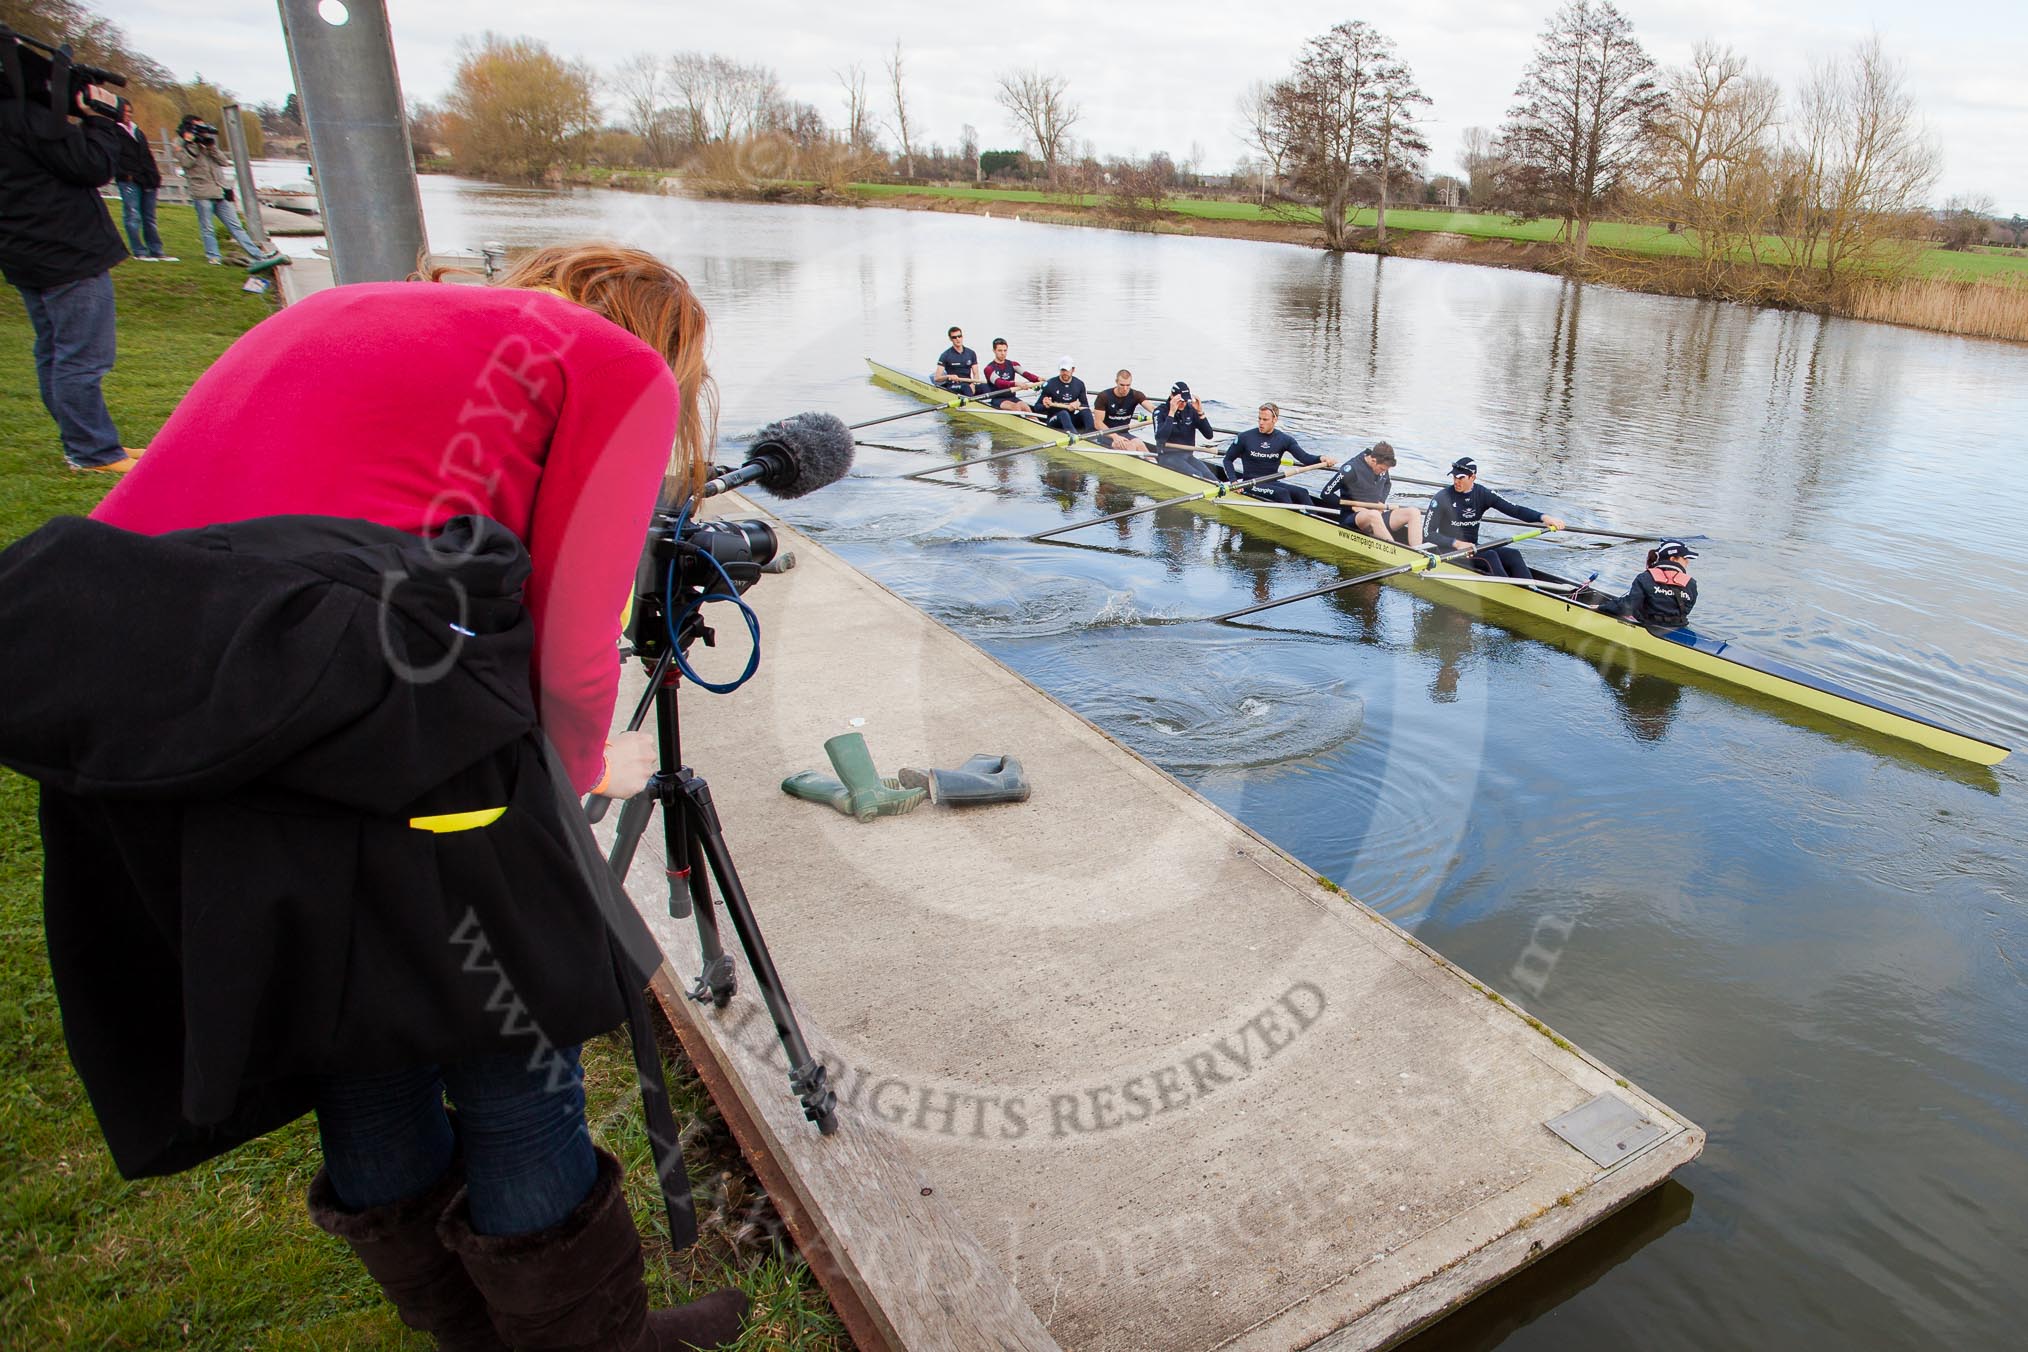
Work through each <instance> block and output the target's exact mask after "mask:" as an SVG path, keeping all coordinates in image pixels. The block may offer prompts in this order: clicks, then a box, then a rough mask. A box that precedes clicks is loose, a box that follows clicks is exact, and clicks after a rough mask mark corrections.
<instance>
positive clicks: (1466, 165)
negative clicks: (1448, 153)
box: [1458, 127, 1500, 207]
mask: <svg viewBox="0 0 2028 1352" xmlns="http://www.w3.org/2000/svg"><path fill="white" fill-rule="evenodd" d="M1458 167H1459V168H1460V169H1462V170H1464V171H1465V185H1466V193H1467V195H1468V196H1469V197H1470V198H1471V199H1472V205H1473V206H1475V207H1483V206H1486V205H1488V204H1489V203H1491V202H1492V200H1493V195H1494V192H1495V191H1496V189H1497V186H1498V183H1499V174H1500V151H1499V147H1498V143H1497V142H1496V141H1495V140H1494V138H1493V133H1492V132H1491V131H1490V130H1489V129H1487V128H1485V127H1466V128H1465V131H1464V135H1463V136H1462V137H1461V138H1460V148H1459V151H1458Z"/></svg>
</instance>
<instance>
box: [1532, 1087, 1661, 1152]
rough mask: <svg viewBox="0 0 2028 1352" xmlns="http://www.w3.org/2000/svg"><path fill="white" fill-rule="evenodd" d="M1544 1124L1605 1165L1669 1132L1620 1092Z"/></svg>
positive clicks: (1602, 1095)
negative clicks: (1624, 1097)
mask: <svg viewBox="0 0 2028 1352" xmlns="http://www.w3.org/2000/svg"><path fill="white" fill-rule="evenodd" d="M1544 1125H1545V1126H1547V1127H1548V1128H1549V1129H1550V1130H1551V1131H1553V1132H1555V1133H1556V1134H1557V1135H1558V1136H1561V1137H1562V1138H1563V1139H1564V1140H1565V1141H1566V1142H1568V1143H1569V1145H1570V1146H1571V1147H1572V1148H1573V1149H1575V1150H1579V1151H1582V1152H1583V1153H1584V1154H1585V1155H1587V1156H1589V1157H1590V1159H1591V1161H1592V1163H1594V1164H1596V1165H1598V1166H1599V1167H1600V1168H1601V1169H1605V1168H1610V1167H1611V1166H1613V1165H1615V1164H1618V1163H1619V1162H1620V1161H1621V1160H1623V1159H1625V1158H1626V1157H1627V1156H1629V1155H1631V1154H1633V1153H1635V1152H1636V1151H1638V1150H1641V1149H1643V1148H1644V1147H1646V1146H1650V1145H1653V1144H1654V1143H1655V1142H1656V1141H1659V1140H1661V1139H1662V1138H1663V1137H1664V1136H1666V1135H1668V1134H1669V1133H1668V1131H1667V1129H1666V1128H1664V1127H1663V1126H1661V1125H1660V1124H1659V1123H1657V1122H1654V1121H1653V1120H1651V1119H1650V1118H1649V1117H1648V1116H1647V1115H1646V1114H1644V1113H1642V1112H1641V1111H1640V1110H1639V1109H1637V1108H1635V1107H1634V1106H1633V1105H1632V1104H1631V1103H1628V1102H1627V1101H1626V1100H1625V1099H1623V1098H1621V1097H1620V1096H1619V1095H1618V1094H1600V1095H1599V1096H1598V1097H1597V1098H1595V1099H1593V1100H1591V1101H1590V1102H1589V1103H1580V1104H1579V1105H1578V1106H1577V1107H1575V1108H1572V1109H1571V1110H1570V1111H1569V1112H1567V1113H1565V1114H1563V1115H1562V1116H1561V1117H1552V1118H1550V1119H1549V1121H1548V1122H1546V1123H1544Z"/></svg>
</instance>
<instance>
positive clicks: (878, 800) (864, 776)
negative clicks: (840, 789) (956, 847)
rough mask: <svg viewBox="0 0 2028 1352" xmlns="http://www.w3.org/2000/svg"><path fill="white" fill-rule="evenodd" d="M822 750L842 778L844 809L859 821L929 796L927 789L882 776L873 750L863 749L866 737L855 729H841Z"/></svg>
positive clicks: (895, 812)
mask: <svg viewBox="0 0 2028 1352" xmlns="http://www.w3.org/2000/svg"><path fill="white" fill-rule="evenodd" d="M824 754H825V755H827V756H829V757H830V758H831V768H832V769H834V770H836V771H837V772H838V778H839V779H841V780H843V781H844V784H845V789H846V791H847V795H848V797H847V800H846V801H847V809H846V810H847V811H849V812H850V813H851V814H852V815H853V816H854V817H857V818H858V819H859V820H860V821H862V822H870V821H872V820H873V819H874V818H875V817H898V816H900V815H901V814H902V813H904V812H913V811H914V810H915V808H916V805H917V804H918V803H920V802H922V800H923V799H924V798H926V797H928V796H929V793H928V790H926V789H921V788H902V787H900V786H899V785H898V784H896V783H895V781H893V780H891V779H882V778H881V777H880V772H879V771H878V770H876V769H874V768H873V753H872V752H871V751H868V750H867V749H866V739H865V738H864V737H861V736H860V735H859V734H858V733H856V732H847V733H841V734H840V735H838V736H836V737H833V738H832V739H831V740H830V741H828V742H826V743H824Z"/></svg>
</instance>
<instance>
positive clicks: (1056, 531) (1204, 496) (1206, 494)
mask: <svg viewBox="0 0 2028 1352" xmlns="http://www.w3.org/2000/svg"><path fill="white" fill-rule="evenodd" d="M1322 468H1323V466H1322V465H1298V466H1297V467H1296V468H1294V469H1285V470H1282V471H1280V472H1279V473H1276V474H1263V475H1261V476H1260V477H1259V478H1257V479H1241V480H1239V481H1238V482H1237V483H1220V484H1215V485H1213V486H1212V487H1210V488H1207V489H1205V490H1204V491H1203V492H1201V493H1185V494H1183V495H1182V496H1181V497H1174V498H1164V499H1163V500H1162V501H1160V502H1148V503H1143V504H1141V505H1140V506H1139V507H1129V508H1127V510H1125V511H1124V512H1108V513H1107V514H1106V515H1104V516H1095V517H1092V518H1091V519H1089V520H1086V521H1073V522H1071V523H1070V524H1069V525H1067V526H1054V527H1051V528H1050V529H1049V530H1044V531H1037V532H1036V533H1035V534H1033V535H1031V536H1029V537H1028V538H1029V539H1031V540H1047V539H1050V538H1052V537H1053V536H1058V535H1068V534H1069V533H1070V532H1072V531H1074V530H1083V529H1084V528H1085V527H1087V526H1103V525H1104V524H1106V523H1107V522H1108V521H1121V520H1124V519H1126V518H1127V517H1130V516H1141V515H1143V514H1145V513H1147V512H1159V511H1161V510H1162V509H1163V508H1164V507H1181V506H1182V505H1183V504H1184V503H1186V502H1215V501H1217V500H1218V499H1219V498H1223V497H1229V496H1230V495H1231V494H1232V493H1233V492H1235V491H1239V490H1244V489H1248V488H1256V487H1259V486H1260V485H1261V484H1271V483H1274V482H1275V481H1276V480H1279V479H1286V478H1288V477H1289V476H1290V475H1292V474H1304V473H1307V472H1309V471H1310V470H1313V469H1322Z"/></svg>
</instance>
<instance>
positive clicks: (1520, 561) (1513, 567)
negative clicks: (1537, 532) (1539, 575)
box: [1472, 545, 1535, 580]
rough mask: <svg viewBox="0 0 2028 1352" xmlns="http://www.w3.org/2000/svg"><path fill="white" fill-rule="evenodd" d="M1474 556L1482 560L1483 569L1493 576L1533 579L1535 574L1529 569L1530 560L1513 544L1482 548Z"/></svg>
mask: <svg viewBox="0 0 2028 1352" xmlns="http://www.w3.org/2000/svg"><path fill="white" fill-rule="evenodd" d="M1472 557H1473V558H1475V559H1478V560H1479V561H1480V564H1481V567H1482V569H1483V571H1484V572H1485V573H1486V574H1488V575H1489V576H1491V577H1518V578H1521V579H1523V580H1532V579H1533V578H1534V576H1535V574H1533V573H1531V572H1529V571H1528V561H1527V560H1526V559H1524V558H1522V557H1521V551H1520V550H1518V549H1516V548H1514V546H1512V545H1494V546H1493V547H1491V548H1490V549H1481V550H1480V551H1479V552H1478V553H1477V554H1475V555H1473V556H1472Z"/></svg>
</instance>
